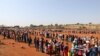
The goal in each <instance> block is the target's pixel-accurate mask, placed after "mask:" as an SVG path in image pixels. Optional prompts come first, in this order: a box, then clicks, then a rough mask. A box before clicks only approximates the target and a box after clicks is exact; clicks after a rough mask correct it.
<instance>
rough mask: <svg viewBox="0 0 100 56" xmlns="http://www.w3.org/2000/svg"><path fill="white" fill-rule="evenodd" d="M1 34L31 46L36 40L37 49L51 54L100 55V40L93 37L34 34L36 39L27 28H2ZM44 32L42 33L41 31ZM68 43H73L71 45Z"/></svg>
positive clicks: (63, 55)
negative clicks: (38, 35) (16, 29)
mask: <svg viewBox="0 0 100 56" xmlns="http://www.w3.org/2000/svg"><path fill="white" fill-rule="evenodd" d="M0 34H1V35H3V36H4V39H6V38H7V39H14V40H15V41H16V42H25V43H28V45H29V46H30V45H31V44H32V42H34V44H32V45H34V47H35V48H36V51H40V52H42V53H46V54H49V55H50V56H53V55H54V56H98V55H100V42H99V40H98V39H97V38H95V37H93V36H91V37H79V36H76V35H67V36H66V38H64V36H63V35H61V34H58V36H57V35H56V36H52V37H50V36H49V33H48V34H47V37H48V36H49V38H48V39H47V38H45V37H44V36H40V37H37V36H36V35H35V34H34V36H35V37H34V40H32V37H31V32H29V31H25V30H18V31H15V30H8V29H3V30H0ZM41 34H42V33H41ZM59 39H60V40H59ZM68 43H71V44H70V45H71V47H69V46H68V45H69V44H68Z"/></svg>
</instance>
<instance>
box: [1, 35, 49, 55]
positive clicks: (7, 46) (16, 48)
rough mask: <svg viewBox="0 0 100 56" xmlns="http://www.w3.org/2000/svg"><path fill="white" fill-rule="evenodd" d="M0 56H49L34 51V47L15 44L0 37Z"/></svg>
mask: <svg viewBox="0 0 100 56" xmlns="http://www.w3.org/2000/svg"><path fill="white" fill-rule="evenodd" d="M0 41H1V43H0V56H49V55H47V54H44V53H41V52H38V51H36V49H35V48H33V47H34V46H31V47H29V46H28V45H27V44H26V43H19V42H15V41H14V40H12V39H5V40H4V39H3V36H0Z"/></svg>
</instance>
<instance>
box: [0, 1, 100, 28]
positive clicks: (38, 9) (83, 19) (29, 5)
mask: <svg viewBox="0 0 100 56" xmlns="http://www.w3.org/2000/svg"><path fill="white" fill-rule="evenodd" d="M78 22H79V23H84V24H87V23H89V22H92V23H96V24H100V0H0V25H2V24H3V25H8V26H14V25H20V26H27V25H30V24H33V25H40V24H44V25H48V24H56V23H57V24H75V23H78Z"/></svg>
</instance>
